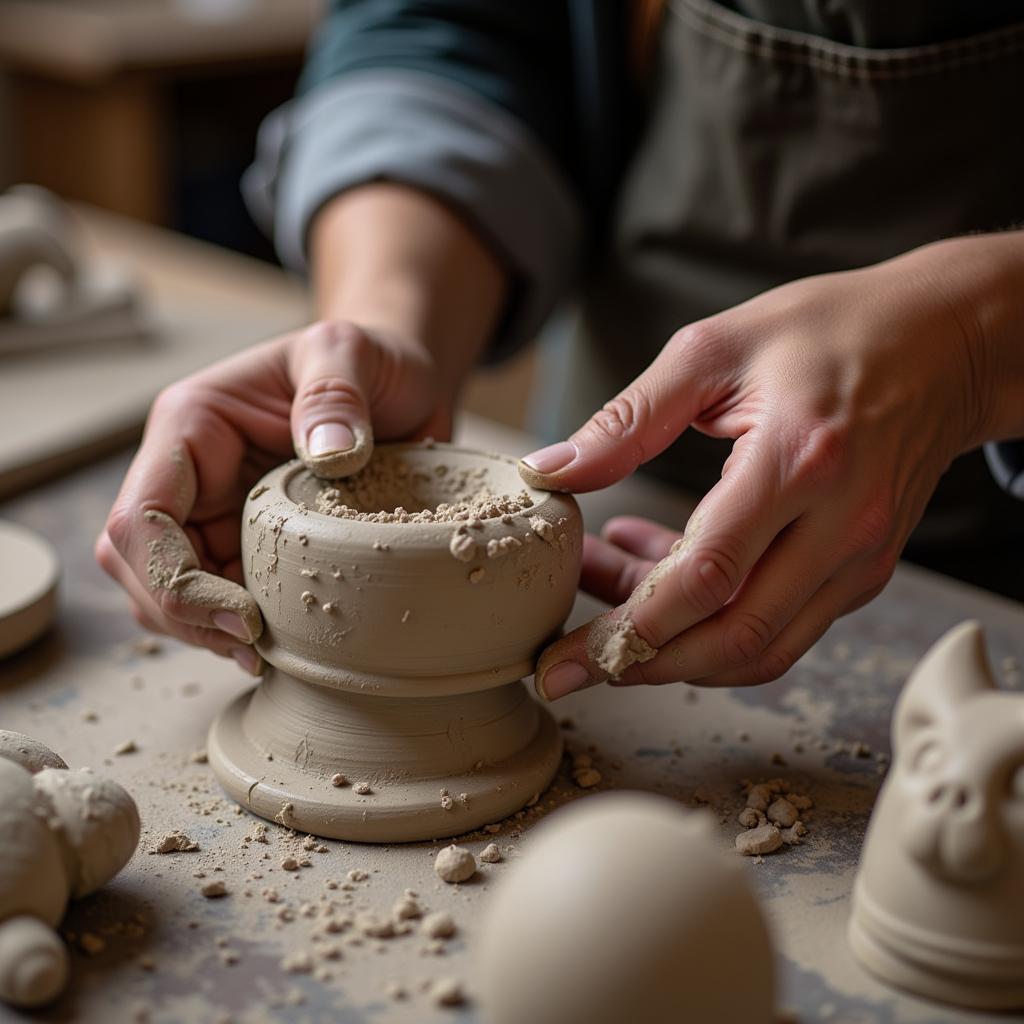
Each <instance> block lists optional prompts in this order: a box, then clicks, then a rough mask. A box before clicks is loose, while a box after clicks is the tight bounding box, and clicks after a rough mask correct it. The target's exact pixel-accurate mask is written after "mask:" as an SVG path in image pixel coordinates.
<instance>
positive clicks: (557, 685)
mask: <svg viewBox="0 0 1024 1024" xmlns="http://www.w3.org/2000/svg"><path fill="white" fill-rule="evenodd" d="M589 678H590V673H589V672H588V671H587V670H586V669H585V668H584V667H583V666H582V665H581V664H580V663H579V662H578V661H563V662H561V663H559V664H558V665H552V666H551V668H549V669H548V670H547V672H545V673H544V675H543V676H541V678H540V681H539V682H538V683H537V688H538V689H539V690H540V695H541V696H542V697H543V698H544V699H545V700H558V698H559V697H564V696H565V695H566V694H567V693H572V692H573V690H578V689H579V688H580V687H581V686H582V685H583V684H584V683H585V682H586V681H587V680H588V679H589Z"/></svg>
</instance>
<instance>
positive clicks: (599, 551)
mask: <svg viewBox="0 0 1024 1024" xmlns="http://www.w3.org/2000/svg"><path fill="white" fill-rule="evenodd" d="M652 568H654V563H653V562H650V561H647V560H645V559H641V558H634V557H633V556H632V555H630V554H628V553H627V552H625V551H623V550H622V549H621V548H619V547H616V546H615V545H614V544H609V543H608V542H607V541H605V540H603V539H601V538H600V537H594V536H593V535H591V534H587V535H586V536H585V537H584V538H583V565H582V571H581V574H580V588H581V589H582V590H584V591H586V593H588V594H591V595H593V596H594V597H596V598H597V599H598V600H600V601H606V602H607V603H608V604H613V605H614V604H621V603H622V602H623V601H625V600H626V598H628V597H629V595H630V594H631V593H633V591H634V590H635V589H636V587H637V586H638V585H639V583H640V581H641V580H642V579H643V578H644V577H645V576H646V575H647V574H648V573H649V572H650V571H651V569H652Z"/></svg>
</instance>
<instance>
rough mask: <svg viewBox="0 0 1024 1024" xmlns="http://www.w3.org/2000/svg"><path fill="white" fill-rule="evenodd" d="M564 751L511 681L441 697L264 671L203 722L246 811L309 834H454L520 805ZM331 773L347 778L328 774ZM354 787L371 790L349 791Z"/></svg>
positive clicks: (362, 838) (543, 784)
mask: <svg viewBox="0 0 1024 1024" xmlns="http://www.w3.org/2000/svg"><path fill="white" fill-rule="evenodd" d="M561 753H562V741H561V736H560V734H559V731H558V728H557V726H556V725H555V723H554V721H553V719H552V718H551V715H550V714H549V713H548V711H547V709H545V708H544V707H542V706H541V705H540V704H538V703H537V702H536V701H534V700H533V699H532V698H531V697H530V696H529V695H528V694H527V692H526V689H525V687H524V686H523V685H522V683H520V682H515V683H508V684H505V685H503V686H499V687H496V688H493V689H490V690H483V691H479V692H476V693H469V694H459V695H455V696H445V697H427V698H412V697H383V696H380V695H377V694H364V693H359V692H350V691H347V690H340V689H333V688H330V687H325V686H320V685H316V684H311V683H306V682H303V681H301V680H298V679H296V678H294V677H293V676H289V675H287V674H285V673H283V672H281V671H280V670H278V669H274V668H271V669H269V670H268V674H267V676H266V677H265V678H264V681H263V682H262V683H261V684H260V686H258V687H257V688H256V689H255V690H252V691H250V692H249V693H246V694H243V695H242V696H241V697H239V698H238V699H236V700H235V701H233V702H232V703H231V704H230V705H229V706H228V707H227V708H226V709H225V710H224V711H223V712H222V713H221V715H220V716H219V717H218V718H217V719H216V720H215V721H214V723H213V726H212V727H211V729H210V737H209V743H208V754H209V758H210V764H211V766H212V768H213V770H214V773H215V774H216V776H217V778H218V780H219V781H220V783H221V785H222V786H223V787H224V789H225V790H226V791H227V792H228V794H229V795H230V796H232V797H233V798H234V799H235V800H237V801H238V802H239V803H240V804H241V805H242V806H243V807H246V808H247V809H249V810H250V811H252V812H253V813H254V814H258V815H260V816H261V817H264V818H267V819H269V820H272V821H276V822H278V823H279V824H284V825H287V826H289V827H292V828H295V829H296V830H299V831H304V832H310V833H313V834H314V835H319V836H325V837H329V838H332V839H347V840H353V841H357V842H376V843H380V842H411V841H417V840H428V839H441V838H447V837H450V836H455V835H460V834H462V833H465V832H470V831H472V830H473V829H476V828H480V827H481V826H483V825H487V824H490V823H492V822H496V821H500V820H501V819H502V818H505V817H507V816H508V815H510V814H512V813H514V812H515V811H517V810H519V809H521V808H522V807H524V806H525V805H526V804H527V803H528V802H529V801H530V800H531V798H533V797H534V796H536V795H537V794H539V793H541V792H543V791H544V790H545V789H546V788H547V787H548V785H550V783H551V780H552V778H553V777H554V774H555V771H556V769H557V767H558V762H559V759H560V757H561ZM335 775H341V776H343V777H344V780H345V782H344V784H343V785H340V786H336V785H334V784H333V783H332V778H333V777H334V776H335ZM363 786H367V787H369V792H367V793H360V792H358V790H359V789H361V788H362V787H363Z"/></svg>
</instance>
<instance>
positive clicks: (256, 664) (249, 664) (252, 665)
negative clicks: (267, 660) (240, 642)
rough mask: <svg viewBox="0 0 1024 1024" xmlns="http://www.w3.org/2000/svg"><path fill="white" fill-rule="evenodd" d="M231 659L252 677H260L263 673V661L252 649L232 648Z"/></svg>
mask: <svg viewBox="0 0 1024 1024" xmlns="http://www.w3.org/2000/svg"><path fill="white" fill-rule="evenodd" d="M231 657H232V658H234V659H235V661H237V662H238V664H239V667H240V668H242V669H243V670H244V671H246V672H248V673H249V675H251V676H258V675H259V674H260V673H261V672H262V671H263V659H262V658H261V657H260V656H259V654H258V653H257V651H256V650H254V649H253V648H252V647H232V648H231Z"/></svg>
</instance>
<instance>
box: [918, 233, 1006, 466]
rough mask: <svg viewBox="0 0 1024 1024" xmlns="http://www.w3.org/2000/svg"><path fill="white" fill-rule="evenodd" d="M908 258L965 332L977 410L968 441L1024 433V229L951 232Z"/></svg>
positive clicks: (983, 440) (972, 442)
mask: <svg viewBox="0 0 1024 1024" xmlns="http://www.w3.org/2000/svg"><path fill="white" fill-rule="evenodd" d="M906 258H908V259H910V260H912V261H914V263H915V264H916V265H917V266H918V268H920V269H921V270H922V271H923V272H924V273H925V274H926V275H927V277H928V278H929V279H930V280H931V282H932V284H933V287H934V290H935V293H936V294H940V295H941V296H942V301H944V302H947V303H948V304H949V306H950V310H951V312H952V313H953V315H955V316H956V317H957V319H958V320H959V322H960V326H961V329H962V332H963V334H964V336H965V340H966V342H967V346H968V350H969V352H970V374H971V377H972V378H973V379H972V380H970V381H969V382H968V383H969V385H970V387H971V388H972V390H973V392H974V394H975V403H974V404H975V413H976V415H975V421H976V422H975V426H974V428H973V429H972V432H971V433H972V436H971V437H970V438H969V441H970V445H971V446H974V445H978V444H981V443H983V442H986V441H1000V440H1008V439H1011V438H1021V437H1024V231H1020V230H1017V231H1006V232H1001V233H998V234H989V235H972V236H969V237H964V238H953V239H947V240H945V241H942V242H936V243H934V244H933V245H929V246H926V247H924V248H923V249H919V250H916V251H915V252H913V253H910V254H908V257H906Z"/></svg>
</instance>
